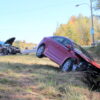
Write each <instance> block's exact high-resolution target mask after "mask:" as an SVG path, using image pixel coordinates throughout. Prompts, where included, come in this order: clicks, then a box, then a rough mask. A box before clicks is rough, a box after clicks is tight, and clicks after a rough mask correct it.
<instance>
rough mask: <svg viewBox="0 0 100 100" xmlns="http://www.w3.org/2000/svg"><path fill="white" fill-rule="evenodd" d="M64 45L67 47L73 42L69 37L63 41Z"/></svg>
mask: <svg viewBox="0 0 100 100" xmlns="http://www.w3.org/2000/svg"><path fill="white" fill-rule="evenodd" d="M63 45H64V46H65V47H66V46H68V45H70V46H71V45H72V43H71V41H70V40H68V39H65V40H64V41H63Z"/></svg>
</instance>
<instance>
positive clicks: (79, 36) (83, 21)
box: [54, 15, 100, 45]
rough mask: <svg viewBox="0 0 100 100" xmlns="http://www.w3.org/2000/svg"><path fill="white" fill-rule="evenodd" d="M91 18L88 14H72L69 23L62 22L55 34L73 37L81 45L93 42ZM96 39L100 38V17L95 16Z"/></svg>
mask: <svg viewBox="0 0 100 100" xmlns="http://www.w3.org/2000/svg"><path fill="white" fill-rule="evenodd" d="M90 28H91V20H90V18H88V17H86V16H82V15H79V16H77V17H76V16H72V17H71V18H70V19H69V21H68V23H66V24H60V25H59V26H58V27H57V29H56V32H55V33H54V35H58V36H65V37H68V38H71V39H72V40H74V41H75V42H76V43H79V44H81V45H90V44H91V41H92V40H91V34H90ZM94 30H95V34H94V36H95V40H96V41H97V40H100V19H98V18H96V17H94Z"/></svg>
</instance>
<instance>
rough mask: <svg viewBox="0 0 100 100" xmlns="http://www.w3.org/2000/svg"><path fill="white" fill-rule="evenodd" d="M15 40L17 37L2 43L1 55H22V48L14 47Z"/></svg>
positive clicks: (0, 42) (0, 47) (0, 46)
mask: <svg viewBox="0 0 100 100" xmlns="http://www.w3.org/2000/svg"><path fill="white" fill-rule="evenodd" d="M14 40H15V37H12V38H10V39H8V40H7V41H5V42H3V41H0V55H10V54H17V53H20V48H18V47H16V46H13V45H12V44H13V42H14Z"/></svg>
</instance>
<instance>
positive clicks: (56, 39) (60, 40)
mask: <svg viewBox="0 0 100 100" xmlns="http://www.w3.org/2000/svg"><path fill="white" fill-rule="evenodd" d="M53 40H55V41H56V42H58V43H61V44H62V42H63V41H64V38H61V37H53Z"/></svg>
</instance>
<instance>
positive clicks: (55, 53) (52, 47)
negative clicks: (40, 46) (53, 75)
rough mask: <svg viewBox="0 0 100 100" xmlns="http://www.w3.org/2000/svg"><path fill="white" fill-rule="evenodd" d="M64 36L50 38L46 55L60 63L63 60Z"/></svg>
mask: <svg viewBox="0 0 100 100" xmlns="http://www.w3.org/2000/svg"><path fill="white" fill-rule="evenodd" d="M63 40H64V39H63V38H59V37H52V38H51V39H49V40H48V46H47V48H48V49H47V51H46V56H48V57H49V58H50V59H51V60H53V61H54V62H56V63H57V64H60V62H61V59H60V58H61V55H62V54H61V51H62V50H61V49H62V48H61V47H62V44H61V43H62V42H63Z"/></svg>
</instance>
